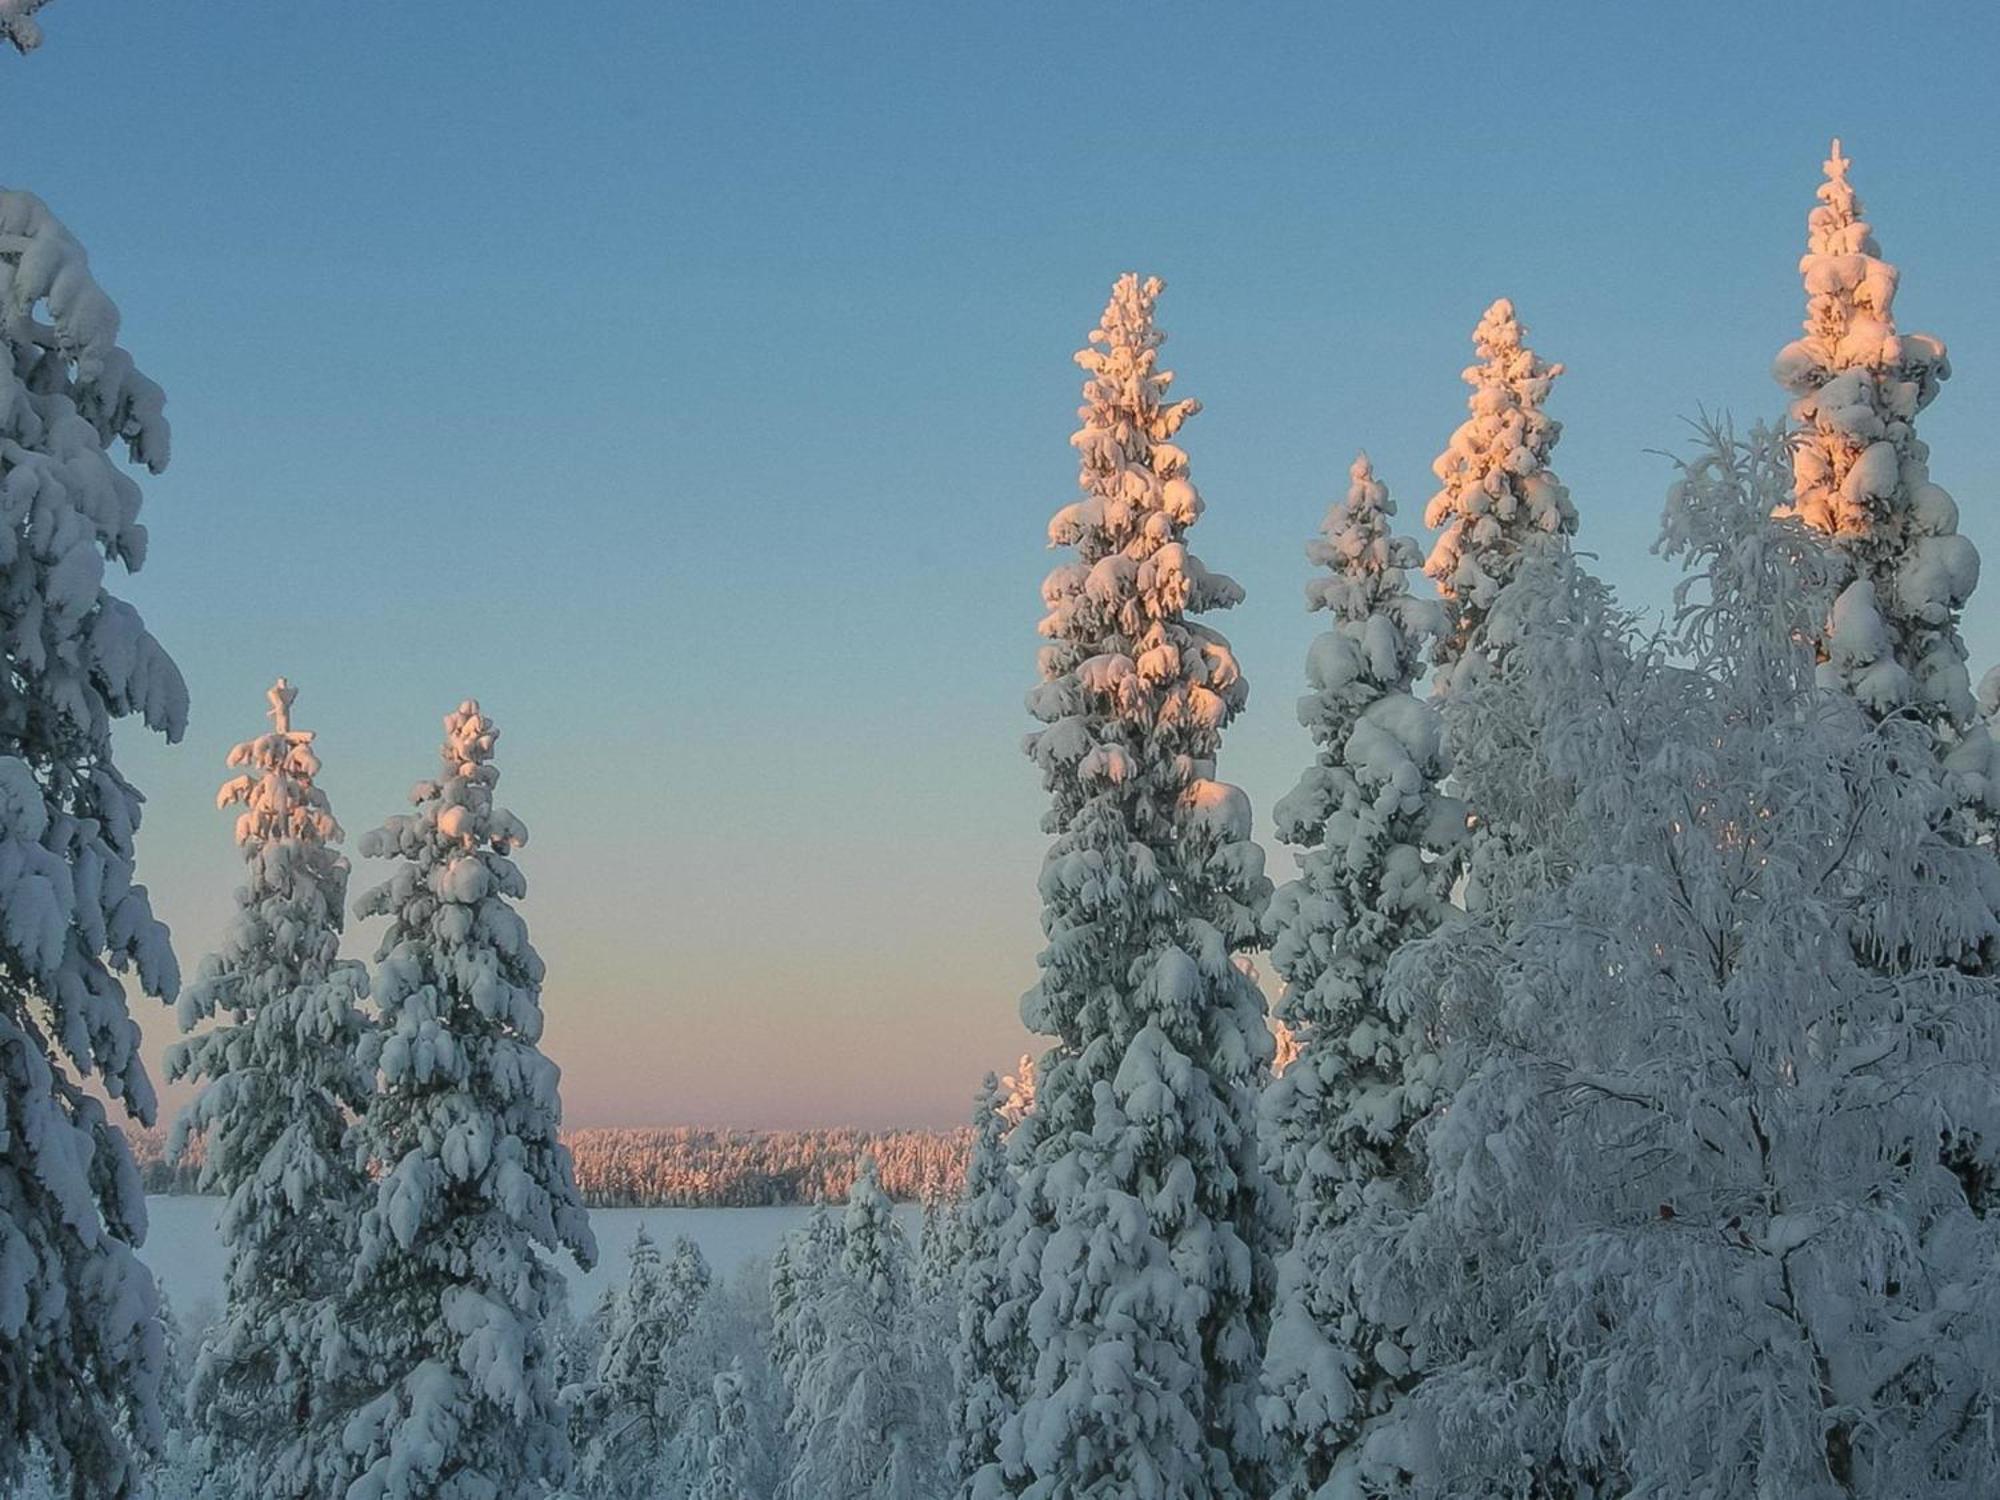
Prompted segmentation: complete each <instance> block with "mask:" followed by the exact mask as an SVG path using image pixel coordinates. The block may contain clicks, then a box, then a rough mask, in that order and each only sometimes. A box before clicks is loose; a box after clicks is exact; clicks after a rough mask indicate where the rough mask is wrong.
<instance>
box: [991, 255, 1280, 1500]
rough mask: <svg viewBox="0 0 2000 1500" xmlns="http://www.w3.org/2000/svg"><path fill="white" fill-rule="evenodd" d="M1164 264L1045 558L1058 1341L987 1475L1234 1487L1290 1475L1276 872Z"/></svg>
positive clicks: (1050, 1245) (1129, 280)
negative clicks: (1264, 1376) (1273, 1022)
mask: <svg viewBox="0 0 2000 1500" xmlns="http://www.w3.org/2000/svg"><path fill="white" fill-rule="evenodd" d="M1159 292H1160V283H1159V282H1158V281H1157V280H1148V281H1145V282H1141V281H1140V280H1139V279H1138V278H1137V277H1134V276H1126V277H1124V278H1122V279H1121V280H1120V281H1119V282H1118V283H1117V285H1116V286H1115V287H1114V288H1113V291H1112V295H1111V301H1110V305H1109V306H1108V307H1107V308H1106V309H1105V313H1104V317H1103V319H1102V321H1101V323H1100V325H1099V326H1098V328H1097V329H1096V330H1095V331H1094V332H1093V333H1092V334H1091V336H1090V345H1091V346H1090V347H1089V348H1086V349H1085V350H1083V351H1082V352H1081V353H1080V354H1078V355H1077V363H1078V364H1079V365H1081V366H1082V367H1083V368H1084V370H1085V371H1086V373H1087V377H1088V378H1087V380H1086V381H1085V385H1084V405H1083V407H1082V408H1081V411H1080V416H1081V418H1082V423H1083V425H1082V427H1081V429H1080V430H1079V431H1078V432H1077V434H1076V435H1075V437H1074V438H1073V439H1072V443H1073V445H1074V446H1075V447H1076V449H1077V451H1078V454H1079V456H1080V459H1081V480H1080V482H1081V487H1082V489H1083V491H1084V498H1083V499H1081V500H1079V501H1077V502H1076V503H1074V504H1071V505H1068V506H1065V507H1064V508H1063V509H1062V510H1060V511H1059V512H1057V514H1056V516H1055V518H1054V520H1053V521H1052V522H1051V524H1050V528H1049V535H1050V540H1051V541H1052V542H1053V543H1054V544H1056V545H1057V546H1063V547H1069V548H1072V549H1074V559H1073V560H1072V561H1068V562H1065V563H1063V564H1061V565H1059V566H1058V567H1057V568H1056V569H1055V570H1054V571H1053V572H1052V573H1051V574H1050V575H1049V577H1048V580H1047V582H1046V583H1045V584H1044V585H1043V599H1044V601H1045V602H1046V604H1047V606H1048V614H1047V616H1046V618H1045V619H1044V620H1043V621H1042V625H1041V631H1042V634H1043V635H1044V636H1045V637H1046V638H1047V640H1048V642H1049V644H1048V645H1047V646H1045V647H1044V648H1043V650H1042V653H1041V676H1042V684H1041V686H1040V687H1039V688H1037V689H1036V690H1035V691H1034V692H1033V693H1032V694H1031V695H1030V698H1029V706H1030V709H1031V711H1032V712H1033V713H1034V715H1035V717H1036V718H1038V719H1039V720H1041V722H1042V724H1043V726H1044V727H1043V728H1042V729H1040V730H1038V731H1037V732H1035V733H1034V734H1032V735H1031V736H1029V740H1028V750H1029V753H1030V755H1031V756H1032V757H1033V758H1034V760H1035V762H1036V764H1037V766H1038V767H1039V768H1040V770H1041V773H1042V780H1043V784H1044V785H1045V786H1046V787H1047V789H1048V791H1049V793H1050V795H1051V798H1052V803H1053V805H1052V807H1051V810H1050V812H1049V814H1048V815H1047V817H1046V819H1045V820H1044V827H1045V828H1046V829H1047V831H1049V832H1050V833H1052V834H1054V835H1055V843H1054V845H1053V847H1052V848H1051V849H1050V851H1049V854H1048V856H1047V858H1046V860H1045V862H1044V864H1043V867H1042V877H1041V892H1042V900H1043V930H1044V931H1045V933H1046V934H1047V937H1048V944H1047V947H1046V948H1045V949H1044V950H1043V953H1042V955H1041V960H1040V962H1041V968H1042V977H1041V980H1040V982H1039V983H1038V984H1037V985H1036V986H1035V987H1034V988H1033V989H1032V990H1030V991H1029V992H1028V994H1027V996H1026V997H1025V998H1024V999H1023V1001H1022V1006H1021V1010H1022V1017H1023V1019H1024V1020H1025V1021H1026V1022H1027V1024H1028V1025H1029V1027H1030V1028H1031V1029H1033V1030H1035V1031H1038V1032H1042V1033H1044V1034H1047V1035H1050V1036H1052V1037H1054V1038H1055V1044H1054V1046H1053V1047H1052V1048H1051V1050H1050V1051H1049V1053H1048V1054H1047V1056H1046V1058H1045V1059H1044V1062H1043V1064H1042V1066H1041V1067H1040V1069H1039V1070H1038V1075H1037V1088H1036V1102H1035V1108H1034V1111H1033V1112H1032V1113H1031V1114H1030V1115H1029V1116H1028V1117H1027V1121H1026V1122H1025V1123H1024V1125H1023V1126H1022V1127H1021V1130H1022V1134H1023V1139H1022V1141H1021V1147H1020V1152H1019V1159H1020V1161H1021V1163H1022V1179H1021V1190H1020V1202H1019V1206H1018V1208H1017V1211H1016V1213H1015V1222H1014V1223H1013V1224H1012V1225H1011V1226H1010V1228H1009V1232H1008V1242H1009V1243H1008V1249H1007V1253H1006V1254H1007V1268H1008V1277H1009V1285H1008V1298H1009V1301H1010V1303H1012V1304H1013V1307H1012V1309H1011V1315H1012V1316H1015V1317H1018V1318H1020V1319H1022V1320H1023V1326H1024V1327H1025V1329H1026V1335H1027V1344H1028V1347H1029V1349H1030V1350H1031V1353H1032V1358H1033V1368H1032V1370H1031V1371H1026V1372H1023V1374H1022V1376H1021V1391H1022V1403H1021V1409H1020V1410H1019V1411H1018V1412H1017V1413H1015V1414H1013V1415H1012V1416H1010V1417H1009V1418H1008V1420H1007V1423H1006V1429H1005V1432H1004V1433H1003V1435H1002V1439H1001V1459H1000V1463H999V1464H998V1465H996V1466H994V1467H992V1468H990V1469H989V1470H988V1471H987V1472H986V1473H984V1474H982V1475H981V1476H980V1478H979V1481H978V1486H977V1488H978V1490H979V1492H980V1493H982V1494H995V1493H1009V1494H1015V1495H1021V1496H1032V1497H1035V1500H1058V1497H1070V1496H1109V1495H1114V1494H1115V1495H1120V1496H1138V1497H1143V1500H1169V1497H1179V1496H1204V1497H1216V1500H1233V1497H1235V1496H1239V1495H1247V1494H1255V1493H1257V1492H1258V1491H1259V1489H1260V1488H1261V1484H1262V1479H1261V1456H1262V1442H1263V1439H1262V1432H1261V1429H1260V1427H1259V1423H1258V1417H1257V1412H1256V1405H1255V1384H1256V1369H1257V1362H1258V1351H1259V1348H1260V1346H1261V1344H1262V1333H1263V1330H1262V1323H1263V1314H1264V1305H1265V1302H1266V1300H1267V1297H1268V1279H1267V1278H1268V1255H1269V1249H1270V1235H1271V1229H1272V1206H1271V1204H1270V1202H1269V1198H1268V1190H1267V1186H1266V1183H1265V1181H1264V1179H1263V1176H1262V1172H1261V1169H1260V1166H1259V1162H1258V1158H1257V1133H1256V1117H1255V1111H1256V1094H1257V1089H1258V1087H1259V1085H1260V1083H1261V1080H1262V1077H1263V1074H1264V1072H1265V1071H1266V1069H1267V1068H1268V1066H1269V1062H1270V1057H1271V1036H1270V1032H1269V1030H1268V1029H1267V1027H1266V1025H1265V1021H1264V1003H1263V997H1262V995H1261V993H1260V992H1259V991H1258V989H1257V986H1256V983H1255V981H1254V980H1253V978H1252V977H1251V975H1250V974H1249V973H1248V972H1247V968H1246V967H1245V966H1243V965H1239V962H1238V955H1239V954H1241V953H1243V952H1244V951H1245V950H1247V949H1249V948H1251V947H1253V946H1255V944H1256V942H1257V938H1258V932H1257V922H1258V918H1259V917H1260V915H1261V913H1262V908H1263V906H1264V903H1265V901H1266V900H1267V899H1268V896H1269V893H1270V886H1269V883H1268V882H1267V881H1266V880H1265V878H1264V874H1263V855H1262V852H1261V851H1260V850H1259V849H1258V848H1257V846H1256V845H1255V844H1253V843H1252V842H1251V841H1250V813H1249V804H1248V801H1247V799H1246V798H1245V797H1244V796H1243V794H1242V792H1240V791H1239V790H1237V789H1236V788H1235V787H1232V786H1228V785H1226V784H1224V783H1222V782H1219V781H1216V780H1215V779H1214V773H1215V757H1216V752H1217V749H1218V747H1219V744H1220V739H1221V732H1222V729H1223V727H1224V726H1225V725H1226V724H1227V723H1228V722H1229V721H1230V720H1231V719H1232V718H1233V717H1234V716H1235V715H1236V713H1237V712H1238V711H1239V710H1240V709H1241V708H1242V706H1243V703H1244V701H1245V696H1246V688H1245V684H1244V682H1243V678H1242V674H1241V673H1240V672H1239V670H1238V668H1237V664H1236V659H1235V657H1234V655H1233V654H1232V652H1231V651H1230V649H1229V645H1228V643H1227V642H1226V641H1225V640H1224V639H1223V638H1222V636H1221V635H1219V634H1218V633H1217V632H1215V631H1214V630H1212V629H1211V628H1209V627H1208V626H1206V625H1204V624H1201V623H1199V622H1198V621H1197V620H1196V619H1195V618H1194V617H1195V616H1197V615H1199V614H1201V613H1203V612H1205V611H1208V610H1212V609H1221V608H1226V607H1227V606H1229V605H1232V604H1234V603H1236V602H1237V601H1238V600H1239V599H1240V598H1241V597H1242V590H1241V589H1240V588H1238V586H1237V585H1236V584H1235V582H1234V581H1233V580H1231V579H1228V578H1226V577H1224V576H1222V575H1221V574H1217V573H1211V572H1209V571H1208V569H1207V568H1205V567H1204V566H1203V565H1202V564H1201V562H1200V561H1199V560H1198V559H1197V558H1196V557H1195V556H1194V554H1193V553H1192V552H1191V551H1190V550H1189V548H1188V545H1187V542H1186V539H1185V534H1186V532H1187V529H1188V527H1189V526H1190V525H1191V524H1192V523H1193V522H1194V520H1195V519H1196V517H1197V516H1198V515H1199V514H1200V513H1201V509H1202V502H1201V496H1200V494H1199V493H1198V492H1197V491H1196V489H1195V487H1194V485H1193V483H1192V482H1191V481H1190V480H1189V479H1188V460H1187V454H1186V453H1185V452H1184V451H1183V450H1182V449H1181V448H1180V447H1179V446H1177V445H1176V444H1175V443H1174V441H1173V439H1174V437H1175V436H1176V434H1177V433H1178V432H1179V430H1180V428H1181V426H1182V424H1183V423H1184V422H1185V421H1186V420H1187V419H1188V417H1190V416H1191V415H1193V413H1194V412H1195V411H1196V409H1197V404H1196V403H1195V402H1193V401H1188V400H1178V401H1176V400H1169V399H1168V397H1167V391H1168V386H1169V383H1170V381H1171V379H1172V376H1171V375H1170V374H1168V372H1166V371H1164V370H1162V369H1160V368H1159V367H1158V358H1159V348H1160V344H1161V342H1162V336H1161V334H1160V332H1159V330H1158V328H1157V327H1156V326H1155V325H1154V321H1153V310H1154V304H1155V301H1156V299H1157V297H1158V295H1159Z"/></svg>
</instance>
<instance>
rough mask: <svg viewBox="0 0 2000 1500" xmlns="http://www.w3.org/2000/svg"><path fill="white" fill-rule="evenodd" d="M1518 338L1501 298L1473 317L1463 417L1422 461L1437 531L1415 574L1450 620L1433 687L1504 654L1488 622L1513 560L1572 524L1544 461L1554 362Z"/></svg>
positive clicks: (1429, 519) (1551, 423)
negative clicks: (1428, 581)
mask: <svg viewBox="0 0 2000 1500" xmlns="http://www.w3.org/2000/svg"><path fill="white" fill-rule="evenodd" d="M1525 336H1526V330H1525V329H1523V328H1522V326H1521V323H1520V320H1519V319H1518V318H1516V317H1515V316H1514V304H1513V303H1512V302H1510V301H1508V300H1507V298H1505V297H1502V298H1501V299H1500V300H1499V301H1497V302H1495V303H1494V304H1493V305H1492V306H1491V307H1489V308H1487V309H1486V311H1485V313H1484V314H1483V315H1482V316H1481V317H1480V319H1479V326H1478V327H1477V328H1476V329H1474V330H1473V334H1472V344H1473V348H1474V349H1475V350H1476V351H1477V352H1478V354H1479V363H1478V364H1475V365H1469V366H1467V367H1466V370H1465V372H1464V379H1465V383H1466V384H1467V385H1469V386H1471V387H1472V394H1471V396H1469V397H1468V398H1467V399H1466V406H1467V408H1468V409H1469V410H1470V411H1471V413H1472V414H1471V415H1470V416H1469V417H1467V418H1466V419H1465V421H1464V422H1462V423H1460V424H1459V427H1458V430H1457V431H1456V432H1454V433H1453V434H1452V435H1451V442H1450V443H1449V444H1448V445H1447V446H1446V448H1445V450H1444V452H1443V453H1441V454H1439V455H1438V457H1437V461H1436V462H1435V463H1433V464H1432V465H1431V469H1432V471H1433V472H1434V473H1435V474H1436V475H1437V477H1438V483H1439V486H1440V488H1439V490H1438V492H1437V493H1436V494H1435V495H1433V496H1432V497H1431V501H1430V504H1429V505H1428V506H1426V507H1425V509H1424V525H1425V526H1427V527H1429V528H1430V529H1431V530H1433V531H1439V532H1440V533H1441V534H1440V535H1439V537H1438V539H1437V542H1436V543H1435V545H1433V546H1432V548H1431V554H1430V556H1429V557H1428V558H1427V559H1426V560H1425V562H1424V571H1425V572H1426V573H1427V574H1429V575H1430V576H1431V578H1432V579H1433V580H1435V581H1436V583H1437V586H1438V591H1439V593H1441V594H1442V595H1443V596H1444V601H1445V606H1446V609H1447V610H1448V611H1449V616H1450V618H1449V625H1448V628H1447V629H1446V630H1445V631H1444V633H1443V634H1441V635H1440V636H1439V637H1438V642H1437V648H1436V658H1437V663H1438V666H1439V668H1440V673H1439V689H1440V691H1449V690H1450V688H1451V686H1452V684H1453V682H1454V681H1456V680H1457V678H1458V677H1459V676H1460V675H1461V674H1462V673H1464V672H1466V671H1473V672H1476V671H1477V670H1478V669H1479V666H1480V664H1481V663H1490V662H1492V661H1494V660H1497V658H1498V657H1499V656H1500V655H1501V654H1503V653H1504V650H1505V648H1506V645H1507V640H1506V638H1505V636H1504V634H1503V635H1502V636H1499V637H1493V636H1492V634H1491V632H1490V631H1489V628H1488V622H1489V617H1490V616H1491V615H1492V613H1493V607H1494V604H1495V603H1496V601H1497V600H1498V598H1499V595H1500V591H1501V590H1502V589H1503V588H1505V587H1506V586H1507V583H1508V582H1509V580H1511V579H1512V578H1513V576H1514V574H1515V572H1516V570H1517V569H1518V568H1519V567H1520V563H1521V558H1522V556H1523V555H1524V554H1526V553H1528V552H1531V551H1533V550H1534V549H1535V548H1536V546H1537V545H1538V544H1539V543H1541V542H1542V541H1544V540H1546V539H1548V538H1550V537H1565V536H1568V535H1570V534H1571V533H1572V532H1574V531H1575V530H1576V509H1575V507H1574V506H1572V505H1571V504H1570V499H1569V491H1568V490H1567V489H1565V488H1564V487H1563V483H1562V481H1561V480H1560V479H1558V478H1557V477H1556V474H1555V471H1554V470H1553V469H1551V468H1550V467H1549V458H1550V454H1551V453H1552V452H1553V450H1554V448H1555V445H1556V442H1557V440H1558V439H1560V438H1561V436H1562V424H1561V423H1560V422H1558V421H1556V420H1555V419H1554V418H1553V417H1551V416H1549V415H1548V413H1547V412H1545V411H1543V410H1542V407H1543V404H1544V403H1545V402H1546V401H1547V400H1548V396H1549V389H1550V387H1551V386H1553V385H1554V384H1555V378H1556V377H1557V376H1558V375H1560V374H1562V372H1563V367H1562V366H1561V365H1559V364H1557V365H1552V364H1549V363H1547V362H1546V361H1544V360H1543V359H1542V358H1541V357H1540V356H1539V355H1537V354H1536V353H1535V351H1534V350H1532V349H1530V348H1529V347H1528V345H1527V343H1526V339H1525ZM1468 660H1470V661H1471V662H1472V663H1473V665H1472V666H1470V667H1468V666H1467V665H1465V664H1466V663H1467V661H1468Z"/></svg>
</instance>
